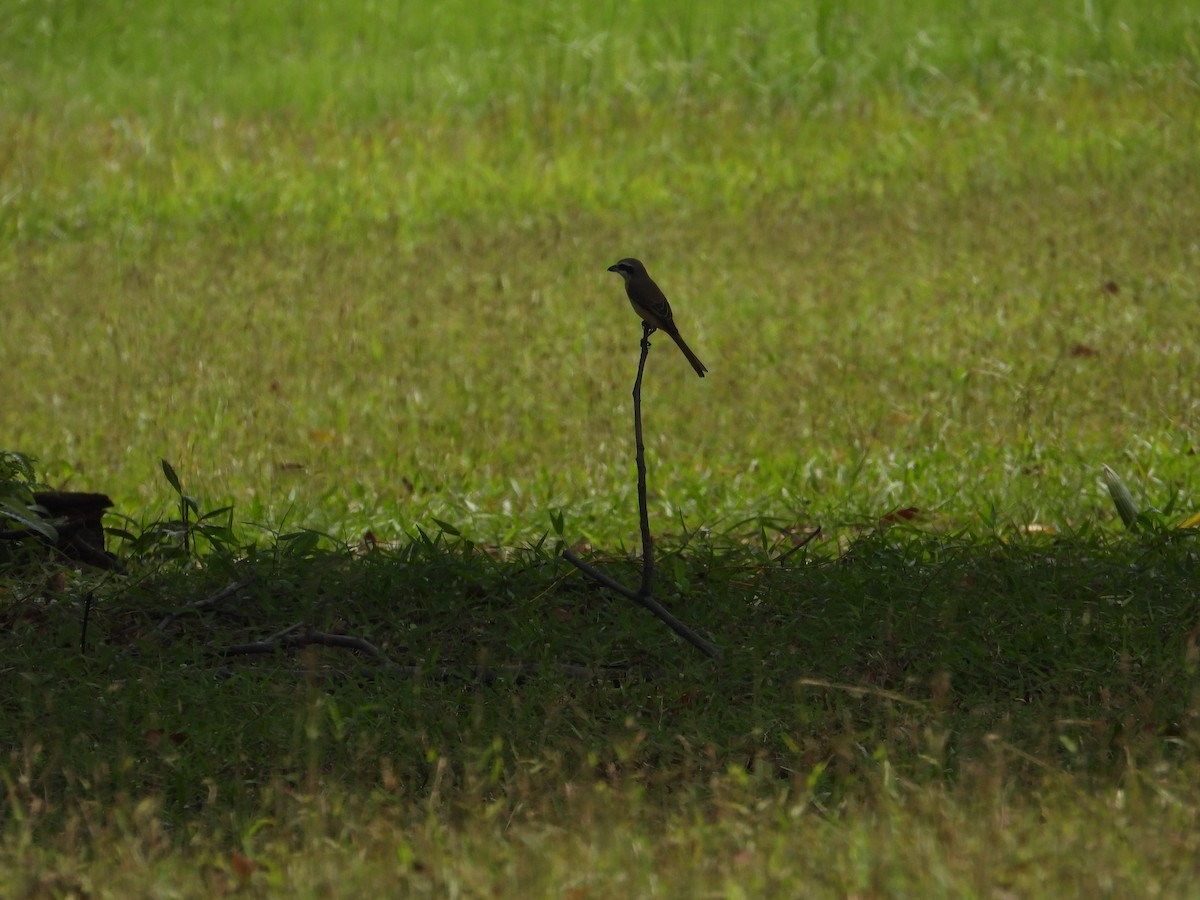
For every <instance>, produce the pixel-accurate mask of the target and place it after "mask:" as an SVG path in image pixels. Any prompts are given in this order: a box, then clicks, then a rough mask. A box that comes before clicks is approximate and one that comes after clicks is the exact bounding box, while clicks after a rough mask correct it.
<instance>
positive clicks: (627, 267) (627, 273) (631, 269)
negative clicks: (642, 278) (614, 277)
mask: <svg viewBox="0 0 1200 900" xmlns="http://www.w3.org/2000/svg"><path fill="white" fill-rule="evenodd" d="M608 271H610V272H616V273H617V274H618V275H620V276H621V277H622V278H624V279H625V280H626V281H628V280H629V279H630V278H635V277H637V276H638V275H645V274H646V267H645V266H643V265H642V263H641V261H640V260H636V259H633V258H630V257H626V258H625V259H623V260H621V261H620V262H618V263H614V264H613V265H611V266H609V267H608Z"/></svg>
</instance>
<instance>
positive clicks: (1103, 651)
mask: <svg viewBox="0 0 1200 900" xmlns="http://www.w3.org/2000/svg"><path fill="white" fill-rule="evenodd" d="M287 546H288V544H287V543H286V542H285V543H283V544H281V545H280V546H279V547H278V548H277V549H276V550H275V551H274V552H273V553H265V552H264V553H259V554H258V555H256V556H255V557H254V558H252V559H246V560H241V561H236V562H235V561H234V560H232V559H224V560H223V559H222V557H221V556H220V555H218V556H217V557H215V558H214V559H212V560H211V561H210V564H209V565H207V566H205V567H203V568H196V567H191V566H187V567H183V568H180V567H176V566H167V567H165V568H162V569H160V570H159V571H158V572H157V573H156V572H155V571H154V570H153V569H147V570H146V571H144V572H143V573H142V574H141V575H140V577H138V578H136V579H134V580H133V581H132V582H128V583H126V582H103V581H101V582H96V581H95V580H94V579H92V580H90V581H86V580H85V581H84V582H83V583H80V584H70V583H68V592H67V593H66V594H63V593H58V592H59V591H61V590H62V584H61V581H62V579H61V576H55V577H48V578H47V580H46V582H45V583H44V584H41V585H39V584H38V583H37V582H36V581H35V580H30V579H27V580H26V581H25V582H24V583H23V584H22V585H20V586H18V585H16V584H14V583H12V582H9V583H8V584H7V585H6V587H7V590H8V596H7V602H6V605H5V607H4V630H3V635H4V637H3V646H2V648H0V649H3V655H4V658H5V660H6V666H7V669H8V672H9V675H8V678H9V683H10V685H11V690H10V691H9V692H8V693H7V695H6V696H7V699H6V700H5V702H4V709H3V712H4V715H3V717H2V718H0V721H2V722H3V726H2V728H3V734H2V737H3V740H4V742H5V744H6V745H7V746H9V747H10V748H11V749H10V750H9V752H8V754H7V756H6V758H5V760H4V761H3V764H2V765H0V772H3V776H4V783H5V786H6V793H5V796H6V807H5V810H6V812H5V825H4V844H3V849H2V850H0V870H2V871H3V872H4V874H3V876H2V877H3V878H4V879H5V880H6V883H7V884H9V885H10V886H13V887H12V888H11V889H17V888H20V889H22V890H25V891H27V892H29V894H30V895H34V896H36V895H37V893H36V892H37V891H39V890H50V889H51V888H53V887H54V886H55V885H57V886H58V888H56V889H60V890H61V889H64V888H63V887H62V885H67V886H71V885H83V886H84V887H86V888H88V889H94V890H98V891H106V890H107V891H116V892H120V891H122V890H129V889H130V887H131V886H135V885H139V884H140V885H145V886H146V887H145V888H144V889H146V890H149V889H151V888H150V886H151V885H154V884H157V883H159V880H160V879H171V880H174V881H178V882H179V890H181V891H183V892H184V895H187V896H191V895H194V894H199V893H204V892H209V893H216V894H218V895H219V894H221V893H223V892H225V891H228V890H232V889H233V888H234V887H236V886H237V885H239V884H241V883H242V882H252V883H255V884H258V885H259V886H260V887H261V888H262V889H264V890H269V891H271V892H277V891H283V890H289V891H294V890H300V891H301V893H302V895H307V894H306V893H304V892H310V893H312V894H313V895H315V894H317V893H320V892H322V891H324V890H327V889H331V890H334V891H335V893H345V892H348V891H350V890H353V889H354V886H355V885H356V884H360V883H361V884H363V885H368V884H372V883H374V882H375V880H376V879H378V878H379V877H380V875H379V872H380V871H381V870H382V868H387V867H389V866H390V867H391V868H392V869H395V870H396V871H395V872H394V873H393V875H392V877H395V878H399V879H400V883H403V884H405V885H407V886H408V887H409V888H411V889H413V890H417V889H437V890H443V889H444V890H448V889H450V888H451V886H452V885H455V884H459V885H464V886H471V887H470V889H472V890H481V889H483V888H484V887H485V886H488V885H496V886H500V885H506V884H507V885H510V888H509V889H510V890H511V889H518V888H519V889H521V890H523V891H525V892H526V894H525V895H529V892H532V894H533V895H535V896H538V895H543V894H545V895H550V894H558V893H561V892H562V891H563V890H565V889H568V888H572V887H581V888H586V889H588V890H596V891H599V892H600V893H607V892H609V891H611V890H616V889H617V886H618V885H620V884H625V885H631V886H632V887H630V888H629V891H631V892H633V893H642V892H648V891H651V890H652V888H653V885H655V884H660V885H671V886H672V888H671V890H673V891H675V890H682V889H684V888H685V887H686V886H688V885H694V886H696V888H697V889H699V888H700V887H701V886H705V887H706V888H707V889H714V888H715V887H716V886H718V885H722V884H725V885H732V884H734V883H735V882H738V881H740V882H741V883H743V884H745V885H748V886H750V885H755V886H758V887H756V888H755V889H756V890H757V889H758V888H762V889H764V890H766V889H768V888H770V887H772V886H774V887H776V888H778V889H789V890H795V889H797V888H798V887H799V886H802V885H808V886H811V888H812V890H813V891H815V892H817V893H818V894H821V893H822V892H827V893H829V894H830V895H840V894H843V893H845V892H847V891H852V890H865V889H867V886H870V888H871V889H872V890H875V891H878V892H882V893H891V892H904V891H906V890H916V889H918V886H921V889H922V890H923V891H924V892H926V893H929V892H933V894H934V895H938V892H944V893H945V895H947V896H949V895H951V894H955V893H958V894H961V892H962V891H963V890H964V889H970V890H982V889H983V887H984V886H987V885H1002V886H1007V887H1009V888H1011V889H1013V890H1017V891H1022V890H1024V888H1023V887H1022V886H1023V885H1027V884H1032V883H1033V882H1032V881H1030V879H1034V878H1035V877H1036V878H1040V879H1044V881H1043V882H1042V883H1045V884H1059V883H1061V884H1072V883H1079V884H1083V885H1088V884H1102V883H1108V884H1112V885H1122V884H1135V883H1141V884H1142V885H1143V887H1144V889H1145V890H1149V889H1150V888H1149V887H1147V886H1148V885H1155V884H1161V885H1163V886H1164V889H1167V890H1175V888H1172V887H1171V886H1172V885H1176V884H1178V883H1179V882H1178V881H1177V879H1180V878H1183V877H1184V876H1185V874H1186V873H1187V872H1190V871H1191V868H1190V866H1191V862H1190V861H1191V859H1192V857H1193V855H1194V841H1193V840H1192V838H1191V837H1190V835H1192V833H1193V827H1192V826H1193V825H1194V821H1195V816H1196V811H1197V809H1198V808H1200V807H1198V806H1197V803H1196V795H1195V790H1194V767H1195V760H1196V735H1197V731H1196V716H1197V706H1196V700H1195V678H1194V675H1195V668H1196V662H1197V650H1196V631H1197V626H1196V622H1197V621H1198V619H1200V608H1198V607H1197V602H1196V598H1195V595H1194V591H1193V590H1192V589H1191V583H1192V581H1193V578H1192V575H1193V574H1194V568H1195V559H1194V555H1195V554H1194V541H1193V539H1192V538H1191V537H1190V536H1188V535H1180V534H1178V533H1151V534H1146V535H1144V536H1142V537H1140V538H1138V539H1136V540H1132V541H1122V542H1119V543H1114V542H1112V541H1110V540H1107V539H1099V538H1095V537H1088V536H1086V535H1078V536H1076V537H1074V538H1072V539H1070V540H1061V541H1054V542H1051V541H1047V540H1042V539H1026V540H1023V541H1019V542H1015V543H1014V542H1003V543H1002V542H994V543H990V544H988V543H983V542H980V541H978V540H972V541H963V542H955V541H947V540H946V539H945V538H941V537H938V538H932V537H930V536H927V535H920V534H917V533H913V532H910V531H905V530H903V529H899V530H898V529H892V530H889V531H886V532H866V533H863V534H861V535H860V536H859V537H858V539H857V540H856V541H855V542H854V543H853V544H852V546H851V547H850V549H849V551H848V552H847V553H845V554H843V555H842V556H841V557H839V558H837V559H830V558H826V557H824V556H822V555H820V554H815V555H811V556H807V557H805V556H796V555H794V556H793V557H792V558H791V562H792V564H790V565H788V566H779V565H778V564H775V563H771V562H768V560H767V559H766V557H765V554H764V552H763V551H762V550H760V549H756V548H754V547H753V546H752V545H741V546H740V547H734V546H709V545H706V544H703V543H699V544H693V545H692V546H691V547H690V548H689V550H688V552H687V553H686V554H682V555H679V556H676V555H675V554H674V552H673V551H674V550H676V549H677V548H671V547H668V548H666V556H665V559H664V567H663V569H664V571H665V572H668V573H673V576H674V578H673V581H672V582H670V583H667V584H666V586H665V587H664V588H663V589H662V593H663V596H664V598H665V599H667V601H668V602H669V603H670V604H671V605H672V606H673V608H674V609H675V610H676V611H677V612H679V613H680V614H681V615H683V616H684V617H685V618H687V619H689V621H691V622H692V624H694V625H696V626H697V627H698V628H700V629H701V630H702V631H704V632H706V633H708V634H711V635H713V636H714V637H715V638H716V639H717V640H718V642H719V643H720V644H721V645H722V647H723V649H724V650H725V657H724V659H723V661H722V662H721V663H720V664H719V665H713V664H711V663H709V662H707V661H704V660H702V659H701V658H700V657H699V656H698V655H697V654H695V653H694V652H692V651H691V650H690V648H688V647H687V646H686V645H684V644H683V643H682V642H680V641H678V640H677V639H676V638H674V637H673V636H672V635H670V634H669V633H668V632H667V631H666V630H665V629H663V628H661V626H660V625H659V624H658V623H657V622H656V621H654V620H651V619H649V617H647V616H645V614H644V613H643V612H642V611H640V610H637V609H635V608H632V607H628V606H625V605H621V604H618V603H617V602H616V601H615V600H614V599H613V598H610V597H607V596H600V595H597V594H596V593H595V592H594V591H593V590H592V588H591V587H589V586H588V585H586V584H585V583H584V582H582V580H581V579H579V577H578V576H577V574H575V573H574V571H573V570H569V569H568V568H566V567H565V566H564V565H563V564H562V563H561V561H559V560H557V559H556V558H555V557H554V556H552V555H550V554H549V553H544V554H543V553H532V552H531V553H524V554H514V555H512V556H511V558H509V559H507V560H499V559H496V558H495V557H493V556H490V555H487V554H484V553H482V552H480V551H479V550H477V549H474V548H472V547H470V546H469V545H467V544H464V543H461V542H459V543H453V544H447V543H445V542H442V541H434V540H428V541H418V542H415V543H413V544H411V545H408V546H406V547H404V548H402V549H400V550H396V551H382V550H376V551H373V552H371V553H368V554H367V555H365V556H348V555H343V554H328V553H322V552H316V553H314V552H312V551H311V550H309V551H303V552H300V551H297V552H296V553H290V554H289V552H288V550H287ZM806 552H807V551H801V553H802V554H803V553H806ZM607 565H608V566H610V567H611V569H612V570H613V571H615V572H618V573H619V572H620V570H621V569H622V568H623V567H624V566H625V565H626V564H625V563H622V562H620V561H609V562H608V563H607ZM248 571H255V572H256V573H257V575H258V579H257V581H256V582H255V584H254V585H253V586H251V587H249V588H247V589H246V590H244V591H242V592H241V593H240V594H239V595H238V596H237V597H236V598H233V599H231V600H230V601H228V602H227V603H226V604H224V605H222V606H219V607H217V608H216V609H214V610H208V611H204V612H193V613H190V614H185V615H184V616H182V617H181V618H179V619H177V620H176V621H175V622H174V624H172V625H171V626H170V627H168V628H167V629H166V630H165V631H159V632H156V631H155V626H156V625H157V624H158V623H159V622H160V620H161V618H162V616H163V614H164V613H165V612H168V611H171V610H177V609H179V608H180V606H181V605H182V604H184V603H186V602H188V601H190V600H194V599H198V598H200V597H204V596H207V595H209V594H210V593H211V592H212V591H213V590H214V589H215V588H217V587H220V586H221V585H223V584H224V583H225V582H226V581H227V580H229V579H233V578H237V577H240V576H242V575H244V574H246V573H247V572H248ZM53 574H54V573H48V576H50V575H53ZM673 587H675V588H678V589H680V590H686V591H687V593H686V594H684V595H677V594H676V593H675V591H674V590H672V588H673ZM85 588H86V589H91V590H94V591H95V598H96V604H95V607H94V610H93V616H92V620H91V626H90V637H89V648H88V652H87V654H86V655H80V654H79V653H78V651H77V649H76V648H77V646H78V641H79V639H80V634H79V623H80V618H79V603H78V596H77V592H80V591H82V590H83V589H85ZM18 591H19V593H18ZM295 622H305V623H307V624H308V625H310V626H313V627H316V628H320V629H325V630H330V631H336V632H340V633H349V634H359V635H362V636H365V637H367V638H368V639H370V640H371V641H372V643H374V644H375V645H376V646H377V647H379V648H380V649H382V650H383V651H384V652H385V653H387V654H388V655H389V656H390V657H391V658H392V659H393V661H395V662H397V663H402V664H415V665H418V666H422V667H424V668H425V669H426V670H427V672H429V673H433V672H435V671H436V670H437V669H439V668H444V667H449V668H450V669H452V670H456V671H461V672H463V674H464V676H466V677H463V678H461V679H460V678H457V677H454V676H450V677H448V678H446V677H445V676H437V677H434V676H433V675H432V674H429V675H427V676H425V677H422V676H420V675H415V676H414V675H412V674H408V673H400V672H394V671H389V670H387V669H383V668H380V667H378V666H377V665H376V664H375V663H373V662H371V661H370V660H367V659H364V658H358V657H356V656H355V655H354V654H353V653H350V652H347V651H335V650H331V649H321V648H316V647H310V648H307V649H306V650H304V651H302V652H293V653H284V654H279V655H277V656H274V657H262V658H253V657H251V658H246V657H238V658H233V659H229V660H222V659H221V658H220V655H219V650H220V649H221V648H222V647H226V646H230V645H233V644H238V643H243V642H245V641H247V640H255V639H259V638H262V637H264V636H265V635H266V634H268V633H274V632H276V631H278V630H279V629H280V628H282V627H285V626H287V625H289V624H292V623H295ZM34 634H38V635H41V636H42V638H41V639H40V640H34V639H33V635H34ZM564 661H570V662H577V663H581V664H585V665H596V664H621V663H625V664H631V665H632V666H633V670H632V671H631V674H630V676H629V677H627V678H625V679H623V680H621V681H619V682H610V681H608V680H606V679H601V680H576V679H565V678H564V677H563V676H562V675H561V674H560V673H559V671H558V669H557V668H556V665H557V664H558V663H560V662H564ZM512 662H519V663H531V664H532V668H531V671H529V672H528V673H527V674H525V675H524V676H522V677H521V678H520V679H516V678H514V677H504V676H501V677H500V678H499V679H497V680H495V681H492V682H486V683H485V682H481V681H479V680H476V679H473V678H471V677H469V676H468V675H467V672H468V668H467V667H468V666H469V665H471V664H476V663H484V664H487V665H491V666H497V667H499V666H502V665H504V664H507V663H512ZM1035 836H1036V837H1035ZM235 852H236V853H238V854H247V855H248V858H249V859H250V860H252V861H253V864H254V865H256V866H261V867H262V868H254V869H252V870H251V871H246V870H245V861H244V860H243V861H239V860H238V859H237V858H235V857H234V856H233V855H231V854H233V853H235ZM1086 852H1093V853H1094V854H1095V857H1094V858H1092V859H1090V860H1089V861H1088V862H1087V864H1086V865H1085V863H1084V860H1083V859H1081V858H1079V854H1081V853H1086ZM181 867H182V869H181ZM239 868H240V869H241V870H242V872H241V874H240V875H239V874H238V871H239ZM334 873H339V874H338V876H336V878H338V879H340V880H337V881H336V884H337V885H338V887H337V888H334V887H333V884H334V882H331V881H330V879H331V878H335V876H334ZM1139 879H1140V882H1139ZM100 895H101V896H103V895H104V894H103V893H101V894H100Z"/></svg>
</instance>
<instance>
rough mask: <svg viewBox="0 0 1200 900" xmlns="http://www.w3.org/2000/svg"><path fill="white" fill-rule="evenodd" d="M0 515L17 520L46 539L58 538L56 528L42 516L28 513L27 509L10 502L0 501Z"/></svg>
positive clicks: (55, 539) (53, 539)
mask: <svg viewBox="0 0 1200 900" xmlns="http://www.w3.org/2000/svg"><path fill="white" fill-rule="evenodd" d="M0 515H3V516H6V517H7V518H9V519H12V520H13V521H15V522H19V523H20V524H21V525H24V526H25V527H26V528H29V529H31V530H33V531H36V532H37V533H38V534H40V535H41V536H42V537H44V538H46V540H49V541H57V540H58V529H56V528H55V527H54V526H53V525H51V524H50V523H49V522H47V521H46V520H45V519H43V518H40V517H38V516H33V515H30V514H29V511H28V510H24V509H20V508H18V507H16V506H13V505H12V504H10V503H3V502H0Z"/></svg>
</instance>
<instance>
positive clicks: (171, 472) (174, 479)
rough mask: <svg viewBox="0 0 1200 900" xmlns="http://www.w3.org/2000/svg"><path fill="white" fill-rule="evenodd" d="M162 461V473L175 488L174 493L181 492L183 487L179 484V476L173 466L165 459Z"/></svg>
mask: <svg viewBox="0 0 1200 900" xmlns="http://www.w3.org/2000/svg"><path fill="white" fill-rule="evenodd" d="M160 462H162V470H163V474H164V475H166V476H167V481H169V482H170V483H171V487H173V488H174V489H175V493H177V494H182V493H183V488H182V487H181V486H180V484H179V476H178V475H176V474H175V468H174V467H173V466H172V465H171V464H170V463H169V462H167V461H166V460H165V459H164V460H160Z"/></svg>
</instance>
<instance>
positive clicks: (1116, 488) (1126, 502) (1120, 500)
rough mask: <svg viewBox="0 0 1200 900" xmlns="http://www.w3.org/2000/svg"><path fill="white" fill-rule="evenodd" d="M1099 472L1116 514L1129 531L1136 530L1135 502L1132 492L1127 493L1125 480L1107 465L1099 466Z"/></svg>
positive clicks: (1136, 513)
mask: <svg viewBox="0 0 1200 900" xmlns="http://www.w3.org/2000/svg"><path fill="white" fill-rule="evenodd" d="M1100 474H1101V475H1102V476H1103V478H1104V484H1105V485H1106V486H1107V487H1108V494H1109V496H1110V497H1112V501H1113V505H1114V506H1115V507H1116V508H1117V514H1118V515H1120V517H1121V521H1122V522H1124V523H1125V527H1126V528H1128V529H1129V530H1130V531H1137V530H1138V526H1137V520H1138V508H1137V504H1136V503H1134V502H1133V494H1131V493H1129V488H1127V487H1125V482H1123V481H1122V480H1121V479H1120V477H1119V476H1118V475H1117V473H1116V472H1114V471H1113V470H1112V469H1110V468H1109V467H1108V466H1101V467H1100Z"/></svg>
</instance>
